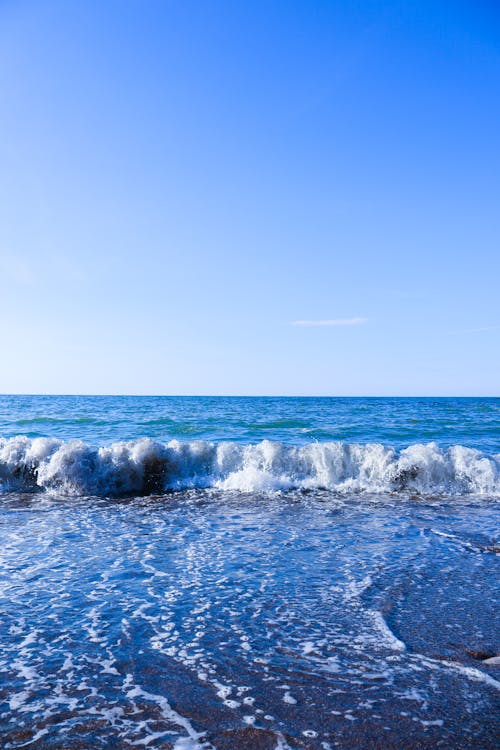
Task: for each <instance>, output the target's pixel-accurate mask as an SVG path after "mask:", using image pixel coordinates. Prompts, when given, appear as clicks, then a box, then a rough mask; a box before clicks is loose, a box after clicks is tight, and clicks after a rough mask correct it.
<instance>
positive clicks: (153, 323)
mask: <svg viewBox="0 0 500 750" xmlns="http://www.w3.org/2000/svg"><path fill="white" fill-rule="evenodd" d="M499 81H500V6H499V5H498V4H497V3H496V2H494V1H493V0H492V1H491V2H487V1H486V0H470V1H468V2H463V1H462V0H443V1H442V2H435V0H418V2H410V1H409V0H406V1H405V2H398V1H396V0H387V1H386V2H382V1H381V0H377V2H375V1H373V0H357V1H356V2H345V1H340V0H328V1H327V0H283V1H281V2H278V1H276V0H252V2H234V0H231V1H223V0H211V1H210V2H207V0H198V1H192V0H171V1H169V0H106V1H105V2H103V1H102V0H0V165H1V167H0V335H1V344H2V346H1V355H0V392H3V393H107V394H115V393H116V394H120V393H123V394H127V393H130V394H156V395H159V394H200V395H204V394H210V395H219V394H221V395H332V396H342V395H350V396H357V395H367V396H369V395H381V396H384V395H409V396H411V395H418V396H425V395H478V396H481V395H500V394H499V391H500V389H499V384H500V293H499V286H500V96H499Z"/></svg>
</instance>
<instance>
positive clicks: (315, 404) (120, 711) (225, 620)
mask: <svg viewBox="0 0 500 750" xmlns="http://www.w3.org/2000/svg"><path fill="white" fill-rule="evenodd" d="M0 436H1V437H0V747H2V748H4V749H5V750H10V749H11V748H21V747H30V748H40V749H42V750H49V749H50V750H53V749H54V750H73V749H75V750H76V748H80V749H82V750H94V749H98V748H137V747H139V748H141V747H142V748H151V749H152V748H162V750H214V749H215V750H233V748H234V750H287V749H292V750H299V749H304V748H306V749H310V750H331V749H332V748H345V749H346V750H347V749H352V748H356V749H357V748H361V749H363V748H370V749H372V748H373V749H380V750H391V749H394V750H396V749H397V750H400V749H401V748H415V749H417V748H418V749H421V748H424V749H425V748H450V749H453V750H460V749H461V748H464V749H465V748H468V749H470V748H475V749H481V748H483V749H484V750H486V749H489V748H496V747H498V746H499V740H500V732H499V730H500V724H499V719H498V717H499V708H500V704H499V697H500V692H499V690H500V664H499V662H500V639H499V627H498V601H499V588H500V584H499V581H500V576H499V553H500V539H499V536H500V534H499V512H498V511H499V500H500V399H499V398H260V397H259V398H257V397H255V398H236V397H233V398H223V397H122V396H95V397H94V396H92V397H91V396H0Z"/></svg>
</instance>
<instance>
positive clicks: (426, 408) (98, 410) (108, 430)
mask: <svg viewBox="0 0 500 750" xmlns="http://www.w3.org/2000/svg"><path fill="white" fill-rule="evenodd" d="M18 434H23V435H28V436H29V437H40V436H48V437H56V438H60V439H62V440H74V439H81V440H84V441H86V442H90V443H92V444H96V445H101V444H103V443H105V442H113V441H118V440H132V439H134V438H138V437H151V438H155V439H159V440H170V439H172V438H178V439H180V440H191V439H200V440H209V441H212V440H215V441H220V440H231V441H237V442H240V443H252V442H258V441H260V440H263V439H269V440H276V441H281V442H285V443H289V444H290V443H291V444H303V443H306V442H308V441H312V440H322V441H324V440H335V441H345V442H361V443H370V442H374V443H383V444H389V445H393V446H395V447H406V446H408V445H410V444H412V443H421V442H424V443H425V442H429V441H436V442H437V443H439V444H440V445H442V446H450V445H454V444H459V445H465V446H468V447H472V448H477V449H479V450H481V451H484V452H486V453H498V452H499V451H500V398H437V399H436V398H352V399H351V398H237V397H234V398H220V397H213V398H210V397H164V396H162V397H154V396H152V397H142V396H138V397H135V396H126V397H124V396H97V397H93V396H0V435H2V436H4V437H11V436H13V435H18Z"/></svg>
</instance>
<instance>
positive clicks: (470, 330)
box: [451, 326, 500, 336]
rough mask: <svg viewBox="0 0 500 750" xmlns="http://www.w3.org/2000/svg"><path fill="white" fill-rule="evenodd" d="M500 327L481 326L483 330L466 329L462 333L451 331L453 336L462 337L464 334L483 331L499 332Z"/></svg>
mask: <svg viewBox="0 0 500 750" xmlns="http://www.w3.org/2000/svg"><path fill="white" fill-rule="evenodd" d="M498 330H500V326H481V328H464V329H462V330H461V331H451V333H452V335H453V336H461V335H462V334H463V333H482V332H483V331H498Z"/></svg>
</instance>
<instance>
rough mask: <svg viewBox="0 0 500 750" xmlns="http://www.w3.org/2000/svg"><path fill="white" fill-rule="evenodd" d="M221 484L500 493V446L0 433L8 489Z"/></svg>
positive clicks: (3, 486) (2, 478)
mask: <svg viewBox="0 0 500 750" xmlns="http://www.w3.org/2000/svg"><path fill="white" fill-rule="evenodd" d="M190 487H215V488H219V489H227V490H235V491H241V492H254V491H262V492H266V491H274V490H287V489H293V488H302V489H320V488H324V489H329V490H333V491H335V492H340V493H349V492H363V491H365V492H370V493H387V492H412V493H420V494H451V495H462V494H469V493H473V494H481V495H496V496H500V454H497V455H494V456H485V455H484V454H482V453H481V452H480V451H478V450H474V449H472V448H466V447H463V446H461V445H454V446H452V447H450V448H447V449H441V448H439V446H438V445H436V443H428V444H426V445H423V444H416V445H410V446H409V447H408V448H405V449H404V450H401V451H396V450H394V449H393V448H390V447H387V446H384V445H380V444H375V443H373V444H368V445H360V444H349V443H341V442H335V443H334V442H325V443H309V444H307V445H302V446H289V445H284V444H282V443H279V442H271V441H269V440H264V441H262V442H260V443H257V444H255V445H240V444H237V443H230V442H221V443H208V442H203V441H193V442H185V443H182V442H179V441H177V440H172V441H171V442H169V443H161V442H157V441H154V440H150V439H147V438H143V439H140V440H133V441H129V442H119V443H113V444H112V445H106V446H102V447H100V448H95V447H93V446H91V445H88V444H87V443H84V442H82V441H80V440H74V441H70V442H62V441H60V440H55V439H52V438H35V439H29V438H27V437H24V436H18V437H14V438H10V439H5V438H0V491H3V492H6V491H23V492H26V491H28V492H33V491H39V490H55V491H58V492H62V493H64V494H90V495H102V496H114V497H117V496H126V495H133V494H138V495H149V494H154V493H161V492H163V491H165V490H169V489H184V488H190Z"/></svg>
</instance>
